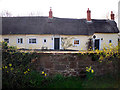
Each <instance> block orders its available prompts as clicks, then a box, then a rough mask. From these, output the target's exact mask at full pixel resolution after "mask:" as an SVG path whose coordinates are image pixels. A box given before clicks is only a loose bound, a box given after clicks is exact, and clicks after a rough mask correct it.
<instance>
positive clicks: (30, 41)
mask: <svg viewBox="0 0 120 90" xmlns="http://www.w3.org/2000/svg"><path fill="white" fill-rule="evenodd" d="M29 43H30V44H34V43H37V42H36V38H30V39H29Z"/></svg>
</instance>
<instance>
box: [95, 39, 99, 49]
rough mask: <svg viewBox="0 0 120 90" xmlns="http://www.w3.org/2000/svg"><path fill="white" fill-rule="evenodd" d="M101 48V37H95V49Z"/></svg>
mask: <svg viewBox="0 0 120 90" xmlns="http://www.w3.org/2000/svg"><path fill="white" fill-rule="evenodd" d="M96 49H98V50H99V49H100V39H95V50H96Z"/></svg>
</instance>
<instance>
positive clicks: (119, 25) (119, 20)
mask: <svg viewBox="0 0 120 90" xmlns="http://www.w3.org/2000/svg"><path fill="white" fill-rule="evenodd" d="M118 29H119V31H120V1H119V2H118ZM119 35H120V33H119Z"/></svg>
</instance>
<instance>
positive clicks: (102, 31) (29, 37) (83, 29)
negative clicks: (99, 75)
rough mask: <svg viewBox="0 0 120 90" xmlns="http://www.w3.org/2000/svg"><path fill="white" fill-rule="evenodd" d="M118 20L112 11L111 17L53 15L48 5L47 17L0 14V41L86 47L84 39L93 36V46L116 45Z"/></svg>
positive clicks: (56, 47) (51, 47)
mask: <svg viewBox="0 0 120 90" xmlns="http://www.w3.org/2000/svg"><path fill="white" fill-rule="evenodd" d="M118 33H119V30H118V28H117V24H116V22H115V21H114V14H113V12H111V20H103V19H102V20H98V19H91V11H90V10H89V9H88V10H87V19H70V18H57V17H53V12H52V10H51V9H50V11H49V16H48V17H40V16H34V17H2V41H6V42H7V43H8V45H9V46H17V48H25V49H49V50H60V49H70V50H87V44H86V43H87V42H88V39H89V38H92V41H93V49H99V50H101V49H103V48H104V45H105V44H106V45H108V44H109V43H112V45H114V46H117V45H118Z"/></svg>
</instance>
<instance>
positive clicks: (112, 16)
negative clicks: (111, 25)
mask: <svg viewBox="0 0 120 90" xmlns="http://www.w3.org/2000/svg"><path fill="white" fill-rule="evenodd" d="M114 16H115V15H114V13H113V11H111V14H110V17H111V20H114V19H115V17H114Z"/></svg>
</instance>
